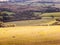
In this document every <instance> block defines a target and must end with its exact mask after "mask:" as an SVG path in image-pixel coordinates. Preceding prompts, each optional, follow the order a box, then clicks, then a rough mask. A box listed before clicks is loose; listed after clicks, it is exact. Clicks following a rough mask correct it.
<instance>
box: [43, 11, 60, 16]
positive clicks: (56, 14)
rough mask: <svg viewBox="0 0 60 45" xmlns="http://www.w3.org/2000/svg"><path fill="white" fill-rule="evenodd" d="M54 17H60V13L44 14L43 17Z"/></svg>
mask: <svg viewBox="0 0 60 45" xmlns="http://www.w3.org/2000/svg"><path fill="white" fill-rule="evenodd" d="M52 15H53V16H54V17H60V12H53V13H44V14H42V17H51V16H52Z"/></svg>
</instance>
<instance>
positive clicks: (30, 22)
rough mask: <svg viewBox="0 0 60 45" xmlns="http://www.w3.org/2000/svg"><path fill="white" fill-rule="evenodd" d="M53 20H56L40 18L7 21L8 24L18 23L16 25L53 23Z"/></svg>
mask: <svg viewBox="0 0 60 45" xmlns="http://www.w3.org/2000/svg"><path fill="white" fill-rule="evenodd" d="M53 22H55V20H54V19H39V20H25V21H14V22H7V23H6V24H16V26H40V25H48V24H52V23H53Z"/></svg>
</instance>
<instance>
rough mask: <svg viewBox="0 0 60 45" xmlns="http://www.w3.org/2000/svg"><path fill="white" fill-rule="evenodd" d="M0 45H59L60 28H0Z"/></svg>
mask: <svg viewBox="0 0 60 45" xmlns="http://www.w3.org/2000/svg"><path fill="white" fill-rule="evenodd" d="M0 45H60V26H20V27H10V28H0Z"/></svg>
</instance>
